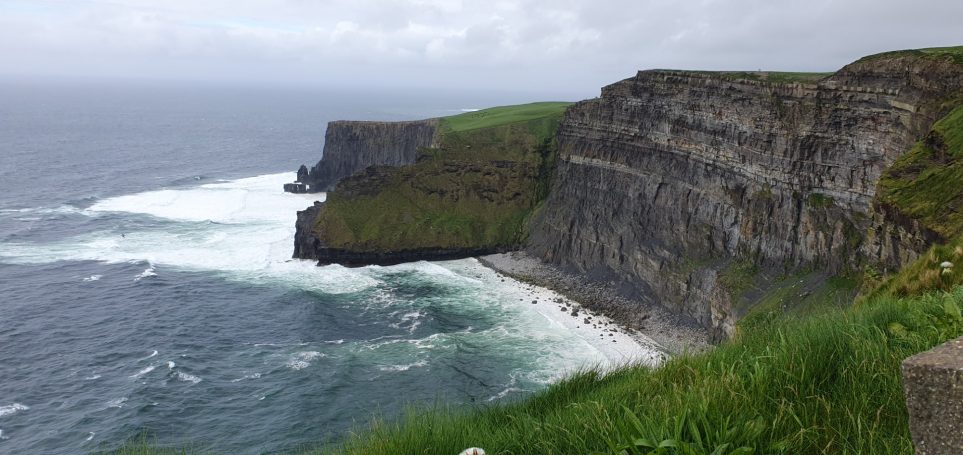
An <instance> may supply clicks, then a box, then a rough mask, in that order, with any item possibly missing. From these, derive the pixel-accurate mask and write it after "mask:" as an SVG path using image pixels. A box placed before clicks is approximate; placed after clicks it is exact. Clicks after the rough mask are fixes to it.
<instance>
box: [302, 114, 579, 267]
mask: <svg viewBox="0 0 963 455" xmlns="http://www.w3.org/2000/svg"><path fill="white" fill-rule="evenodd" d="M567 106H568V103H535V104H527V105H521V106H507V107H497V108H492V109H485V110H481V111H477V112H469V113H465V114H461V115H457V116H453V117H447V118H443V119H441V120H440V123H439V130H440V131H439V137H438V139H437V144H438V145H437V147H432V148H422V149H421V151H420V153H421V155H420V157H419V158H418V160H417V162H416V163H415V164H412V165H407V166H400V167H373V168H368V169H366V170H365V171H363V172H361V173H358V174H355V175H354V176H352V177H348V178H346V179H344V180H342V181H341V182H340V183H339V184H338V186H337V188H336V190H335V191H334V192H332V193H330V194H329V195H328V199H327V200H326V201H325V203H324V206H323V207H322V209H321V210H320V214H319V216H318V218H317V220H316V221H315V229H314V232H315V235H316V236H317V238H318V239H320V241H321V243H322V244H323V245H324V246H325V247H326V248H331V249H341V250H346V251H351V252H356V253H365V252H373V251H379V252H380V251H389V252H397V251H406V250H407V251H416V250H426V249H449V250H457V249H464V250H472V251H474V250H493V251H494V250H498V249H507V248H513V247H518V246H519V245H521V244H522V243H523V242H524V241H525V239H526V232H527V231H526V228H525V223H526V221H527V220H528V219H529V217H530V216H531V214H532V212H533V210H535V208H536V207H537V206H538V203H539V202H540V201H541V200H542V199H543V198H544V197H545V193H546V191H547V188H548V179H549V178H550V176H551V168H552V165H553V163H554V159H555V142H554V133H555V130H556V128H557V127H558V122H559V120H560V119H561V115H562V112H563V111H564V109H565V108H566V107H567Z"/></svg>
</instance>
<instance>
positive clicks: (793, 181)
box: [529, 56, 963, 338]
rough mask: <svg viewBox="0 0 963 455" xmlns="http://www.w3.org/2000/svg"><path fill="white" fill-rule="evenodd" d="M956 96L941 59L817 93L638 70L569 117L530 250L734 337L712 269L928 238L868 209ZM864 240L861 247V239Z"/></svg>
mask: <svg viewBox="0 0 963 455" xmlns="http://www.w3.org/2000/svg"><path fill="white" fill-rule="evenodd" d="M961 87H963V78H961V71H960V67H959V66H957V65H955V64H953V63H952V62H951V61H947V60H941V59H932V58H918V57H913V56H897V57H892V58H867V59H863V60H860V61H858V62H856V63H853V64H851V65H849V66H847V67H845V68H843V69H842V70H840V71H839V72H837V73H836V74H834V75H832V76H830V77H828V78H826V79H824V80H822V81H820V82H819V83H818V84H801V83H770V82H765V81H759V80H744V79H741V80H740V79H732V78H728V77H725V76H724V75H719V74H713V73H695V72H678V71H642V72H639V73H638V74H637V75H636V76H635V77H633V78H629V79H626V80H623V81H621V82H618V83H615V84H612V85H609V86H607V87H605V88H604V89H603V90H602V96H601V97H600V98H597V99H592V100H588V101H583V102H580V103H578V104H577V105H575V106H574V107H572V108H570V109H569V111H568V112H567V114H566V116H565V119H564V120H563V122H562V124H561V126H560V129H559V131H558V148H559V159H558V166H557V173H556V176H555V178H554V180H553V186H552V189H551V192H550V195H549V198H548V199H547V201H546V203H545V206H544V207H543V208H542V210H541V212H540V216H539V217H538V219H537V220H536V221H535V223H534V224H533V232H532V235H531V243H530V247H529V249H530V252H531V253H533V254H534V255H536V256H538V257H540V258H542V259H543V260H545V261H548V262H551V263H555V264H559V265H563V266H567V267H569V268H572V269H575V270H577V271H580V272H583V273H587V274H589V275H592V276H598V277H600V278H605V279H615V280H618V281H620V282H622V283H624V285H625V287H626V288H627V289H629V290H630V291H631V292H634V293H636V294H637V295H638V296H639V297H641V298H642V299H643V300H649V301H651V302H654V303H661V304H662V305H664V306H666V307H669V308H670V309H673V310H675V311H678V312H680V313H682V314H685V315H689V316H691V317H693V318H694V319H696V320H697V321H698V322H699V323H701V324H703V325H705V326H707V327H709V328H711V329H713V330H714V331H715V334H716V336H717V337H718V338H722V337H724V336H726V335H727V334H729V333H731V331H732V330H733V324H734V321H735V317H736V315H735V312H734V310H733V303H732V300H733V296H732V294H731V292H728V290H727V289H725V288H724V287H723V286H722V285H721V284H720V273H722V272H723V271H724V270H725V269H726V267H728V266H729V265H730V264H731V263H732V261H733V260H734V259H736V258H740V260H750V261H753V262H754V263H756V264H758V265H761V266H763V268H764V269H768V270H776V269H777V270H791V269H794V268H799V267H802V266H807V265H814V264H816V265H821V266H825V267H827V268H828V269H829V270H842V269H846V268H849V267H853V266H856V265H858V264H859V263H860V262H861V261H865V260H872V261H877V262H880V263H882V264H886V265H890V266H898V265H899V264H902V263H905V262H906V261H908V260H910V259H912V258H914V257H915V256H916V255H917V254H919V247H920V245H922V244H924V243H926V242H924V241H922V240H921V239H925V238H926V236H927V235H928V234H927V233H921V232H916V231H914V227H913V225H912V223H893V222H892V221H893V220H892V219H891V217H889V216H887V215H886V213H885V211H883V210H879V209H878V208H877V207H874V203H873V202H874V194H875V187H876V183H877V181H878V180H879V177H880V175H881V173H882V172H883V170H884V169H885V168H886V167H887V166H888V165H889V164H891V163H892V162H893V161H894V160H895V159H896V158H897V157H898V156H900V155H901V154H903V153H905V152H906V151H907V150H908V149H909V148H910V146H911V145H912V144H913V143H914V142H915V141H917V140H918V139H919V138H920V137H921V136H922V135H923V134H924V133H925V132H926V131H927V129H928V128H929V127H930V125H931V124H932V123H933V122H934V121H935V120H937V119H938V118H940V117H941V116H942V115H944V114H945V113H946V112H947V110H948V108H947V106H945V105H944V104H943V103H942V102H943V101H944V100H946V99H947V98H948V95H949V94H953V93H956V92H957V91H958V90H959V89H960V88H961ZM867 233H869V234H870V235H869V241H867V240H866V239H867Z"/></svg>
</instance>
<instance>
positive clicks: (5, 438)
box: [0, 429, 10, 441]
mask: <svg viewBox="0 0 963 455" xmlns="http://www.w3.org/2000/svg"><path fill="white" fill-rule="evenodd" d="M7 439H10V437H9V436H4V435H3V430H2V429H0V441H5V440H7Z"/></svg>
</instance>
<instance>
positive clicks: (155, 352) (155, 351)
mask: <svg viewBox="0 0 963 455" xmlns="http://www.w3.org/2000/svg"><path fill="white" fill-rule="evenodd" d="M156 355H157V350H156V349H155V350H154V352H151V353H150V355H148V356H147V357H144V358H143V359H140V360H147V359H149V358H151V357H155V356H156Z"/></svg>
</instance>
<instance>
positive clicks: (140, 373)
mask: <svg viewBox="0 0 963 455" xmlns="http://www.w3.org/2000/svg"><path fill="white" fill-rule="evenodd" d="M155 368H157V365H151V366H149V367H146V368H144V369H142V370H140V371H138V372H136V373H134V374H132V375H130V378H131V379H140V378H141V377H143V376H144V375H145V374H147V373H150V372H151V371H154V369H155Z"/></svg>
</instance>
